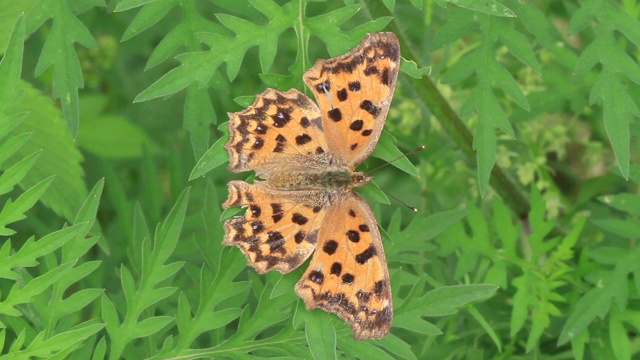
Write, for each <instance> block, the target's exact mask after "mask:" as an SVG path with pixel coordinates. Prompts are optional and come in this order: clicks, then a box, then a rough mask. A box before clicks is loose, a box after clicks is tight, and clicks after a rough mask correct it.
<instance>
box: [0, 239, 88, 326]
mask: <svg viewBox="0 0 640 360" xmlns="http://www.w3.org/2000/svg"><path fill="white" fill-rule="evenodd" d="M74 230H76V231H77V229H74ZM74 264H75V261H71V262H68V263H66V264H63V265H60V266H58V267H57V268H55V269H53V270H51V271H49V272H47V273H45V274H43V275H40V276H38V277H36V278H34V279H32V280H30V281H29V282H27V283H26V284H24V285H23V286H18V284H17V283H16V284H14V286H13V287H12V288H11V290H10V291H9V294H8V295H7V297H6V298H5V299H4V300H3V301H1V302H0V314H6V315H10V316H20V315H21V313H20V312H19V311H18V310H16V309H15V308H14V307H15V306H16V305H20V304H24V303H30V302H32V301H33V297H34V296H36V295H38V294H40V293H42V292H43V291H45V290H46V289H47V288H49V287H50V286H51V285H52V284H53V283H55V282H56V281H58V280H60V278H61V277H63V276H64V275H65V274H66V273H67V272H68V271H69V270H71V269H72V268H73V265H74Z"/></svg>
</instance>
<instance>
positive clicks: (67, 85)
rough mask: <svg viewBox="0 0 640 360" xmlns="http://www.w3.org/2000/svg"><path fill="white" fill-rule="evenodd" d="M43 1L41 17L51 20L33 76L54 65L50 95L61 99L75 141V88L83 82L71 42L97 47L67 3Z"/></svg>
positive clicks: (76, 123) (76, 106)
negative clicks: (44, 3) (43, 6)
mask: <svg viewBox="0 0 640 360" xmlns="http://www.w3.org/2000/svg"><path fill="white" fill-rule="evenodd" d="M45 2H46V3H47V5H48V6H46V8H47V10H46V11H42V13H41V15H44V18H45V20H46V19H48V18H52V19H53V26H52V27H51V31H50V33H49V36H48V37H47V39H46V41H45V43H44V46H43V48H42V52H41V53H40V58H39V59H38V64H37V65H36V70H35V74H36V76H37V75H40V74H42V72H43V71H44V70H46V69H47V68H48V67H49V66H52V65H53V66H54V69H53V96H54V97H55V98H57V99H60V104H61V105H62V112H63V114H64V118H65V119H66V121H67V127H68V128H69V132H70V133H71V136H72V137H74V138H75V137H76V135H77V134H78V128H79V125H80V119H79V108H80V106H79V99H78V89H79V88H82V87H84V80H83V78H82V70H81V69H80V62H79V61H78V56H77V54H76V52H75V48H74V43H76V42H77V43H79V44H81V45H83V46H85V47H87V48H95V47H97V44H96V42H95V40H94V39H93V36H91V33H89V30H88V29H87V28H86V26H85V25H84V24H83V23H82V22H80V20H78V18H77V17H76V16H75V15H74V14H73V13H72V12H71V10H70V9H69V8H68V7H67V2H66V1H56V0H53V1H52V0H49V1H45Z"/></svg>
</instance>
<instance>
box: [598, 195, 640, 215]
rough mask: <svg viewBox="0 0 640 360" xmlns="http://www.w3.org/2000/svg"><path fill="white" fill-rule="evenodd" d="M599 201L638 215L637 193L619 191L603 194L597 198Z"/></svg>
mask: <svg viewBox="0 0 640 360" xmlns="http://www.w3.org/2000/svg"><path fill="white" fill-rule="evenodd" d="M598 200H600V201H601V202H603V203H605V204H607V205H609V206H611V207H612V208H614V209H617V210H620V211H624V212H627V213H629V214H630V215H633V216H635V217H640V196H638V195H637V194H629V193H620V194H616V195H605V196H601V197H599V198H598Z"/></svg>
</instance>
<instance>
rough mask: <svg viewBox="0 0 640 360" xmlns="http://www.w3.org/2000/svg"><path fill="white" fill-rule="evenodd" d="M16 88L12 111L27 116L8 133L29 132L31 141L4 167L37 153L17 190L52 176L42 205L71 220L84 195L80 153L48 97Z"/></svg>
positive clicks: (27, 87) (28, 88) (28, 87)
mask: <svg viewBox="0 0 640 360" xmlns="http://www.w3.org/2000/svg"><path fill="white" fill-rule="evenodd" d="M19 88H20V89H21V90H22V91H23V95H22V97H21V98H20V101H19V102H18V104H16V110H17V111H21V112H22V111H24V112H28V113H29V115H28V116H27V117H26V118H25V119H24V121H23V122H22V123H20V124H19V125H18V126H17V127H16V128H14V129H13V130H12V132H11V133H12V134H13V135H22V134H25V133H31V138H30V139H29V141H28V142H27V143H26V144H25V145H24V146H22V147H21V148H20V149H19V150H18V151H17V152H16V155H15V156H14V157H13V158H12V159H9V160H8V161H7V162H6V166H10V165H12V164H14V163H15V162H16V160H17V159H21V158H24V157H26V156H28V155H30V154H33V153H34V152H36V151H40V155H39V160H38V161H37V162H36V163H35V164H34V166H33V168H32V169H31V171H30V172H29V176H27V177H25V178H24V179H23V180H22V181H21V182H20V187H21V188H22V189H28V188H30V187H32V186H34V185H35V184H37V183H38V182H40V181H42V180H43V179H46V178H48V177H50V176H52V175H55V179H54V181H53V183H52V184H51V188H50V191H47V193H46V194H44V195H43V197H42V202H43V203H44V204H45V205H46V206H48V207H49V208H51V209H52V210H53V211H55V212H56V213H57V214H59V215H61V216H64V218H65V219H67V220H68V221H72V220H73V218H74V216H75V215H76V213H77V211H78V209H79V208H80V206H81V205H82V201H83V199H85V198H86V197H87V194H88V190H87V186H86V184H85V183H84V180H83V177H84V170H83V168H82V167H81V166H80V163H81V162H82V161H83V157H82V154H81V153H80V150H79V149H78V148H77V147H76V146H75V144H74V141H73V139H72V138H71V136H70V135H69V131H68V130H67V128H66V127H65V124H64V120H63V119H62V118H61V117H60V110H59V109H58V108H56V107H55V106H54V105H53V104H52V102H51V100H50V99H49V98H48V96H45V95H44V94H43V93H42V92H41V91H39V90H36V89H34V88H32V87H31V85H29V84H27V83H26V82H21V83H20V84H19Z"/></svg>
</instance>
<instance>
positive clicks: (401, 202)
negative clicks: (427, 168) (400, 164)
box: [367, 145, 426, 212]
mask: <svg viewBox="0 0 640 360" xmlns="http://www.w3.org/2000/svg"><path fill="white" fill-rule="evenodd" d="M425 148H426V146H424V145H421V146H418V147H417V148H415V149H413V150H411V151H409V152H407V153H404V154H403V155H401V156H398V157H397V158H395V159H393V160H391V161H388V162H386V163H384V164H382V165H380V166H378V167H377V168H374V169H372V170H369V171H367V175H369V174H371V173H372V172H374V171H377V170H380V169H382V168H383V167H385V166H387V165H389V164H391V163H392V162H394V161H398V160H400V159H402V158H404V157H407V156H409V155H411V154H413V153H416V152H418V151H422V150H424V149H425ZM374 186H375V187H377V188H378V189H379V190H380V191H382V192H383V193H384V194H385V195H387V196H388V197H390V198H392V199H393V200H395V201H397V202H399V203H400V204H402V205H404V206H406V207H408V208H409V209H411V210H412V211H415V212H417V211H418V208H417V207H415V206H412V205H409V204H407V203H406V202H404V201H402V200H400V199H398V198H397V197H395V196H394V195H391V194H390V193H388V192H386V191H384V190H383V189H381V188H380V187H378V185H375V184H374Z"/></svg>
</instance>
